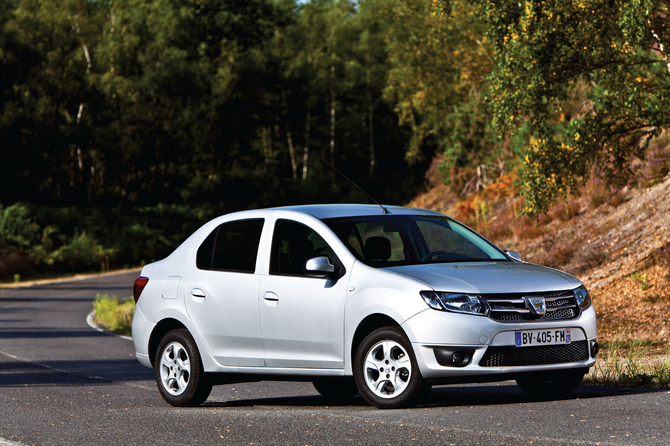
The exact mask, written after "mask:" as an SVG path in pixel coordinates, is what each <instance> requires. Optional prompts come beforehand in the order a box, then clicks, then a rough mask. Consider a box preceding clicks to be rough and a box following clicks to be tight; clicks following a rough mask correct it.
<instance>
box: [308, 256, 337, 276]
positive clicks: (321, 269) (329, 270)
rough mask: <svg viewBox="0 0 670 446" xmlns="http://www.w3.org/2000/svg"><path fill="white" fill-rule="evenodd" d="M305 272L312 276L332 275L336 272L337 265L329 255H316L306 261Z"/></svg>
mask: <svg viewBox="0 0 670 446" xmlns="http://www.w3.org/2000/svg"><path fill="white" fill-rule="evenodd" d="M305 273H306V274H307V275H308V276H312V277H324V278H325V277H330V276H332V275H334V274H335V267H334V266H333V265H331V264H330V261H329V260H328V257H326V256H322V257H314V258H313V259H309V260H308V261H306V262H305Z"/></svg>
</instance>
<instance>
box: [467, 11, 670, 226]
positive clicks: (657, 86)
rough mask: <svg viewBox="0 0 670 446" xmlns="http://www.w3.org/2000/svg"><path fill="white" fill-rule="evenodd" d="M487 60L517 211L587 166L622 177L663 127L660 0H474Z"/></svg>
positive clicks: (665, 83)
mask: <svg viewBox="0 0 670 446" xmlns="http://www.w3.org/2000/svg"><path fill="white" fill-rule="evenodd" d="M478 3H479V4H480V5H481V7H482V8H483V12H484V14H485V17H486V20H487V22H488V26H489V29H488V35H489V37H490V39H491V42H492V46H493V49H494V57H495V61H496V65H495V70H494V72H493V74H492V76H491V82H492V86H491V95H490V97H489V99H490V101H491V105H492V107H493V109H494V111H495V123H496V126H497V129H498V130H499V132H500V133H501V134H504V133H506V132H515V133H517V134H520V135H523V136H524V137H522V138H517V141H518V143H519V145H520V147H519V149H520V150H522V151H523V154H524V156H523V168H522V170H521V175H522V186H523V194H524V196H525V198H526V212H527V213H529V214H536V213H538V212H543V211H545V210H546V209H547V208H548V206H549V205H550V204H551V203H552V202H553V201H554V200H555V199H556V198H558V197H561V196H565V195H566V194H568V193H569V192H570V191H571V190H574V188H575V186H576V185H578V184H580V183H583V182H584V181H585V179H586V178H588V177H589V175H590V174H591V172H592V169H593V168H594V166H595V167H596V168H597V170H599V171H602V172H603V174H604V176H605V177H606V178H607V179H608V180H609V181H614V182H619V183H623V182H625V181H626V179H627V177H628V176H629V175H630V169H629V166H630V159H631V157H633V156H637V157H643V156H644V154H645V151H646V148H647V146H648V144H649V142H650V140H651V139H652V138H653V137H655V136H657V135H659V134H660V133H661V132H662V131H663V129H667V128H668V126H669V125H670V114H668V109H669V107H670V92H669V91H668V89H669V87H670V75H669V72H670V65H669V64H668V56H667V50H668V47H669V46H670V34H669V33H668V21H667V15H668V5H667V2H665V1H655V0H642V1H626V0H615V1H610V2H601V1H595V0H574V1H567V2H565V1H558V0H554V1H541V2H540V1H524V2H521V3H520V2H518V1H516V0H515V1H511V0H509V1H508V0H495V1H481V2H478Z"/></svg>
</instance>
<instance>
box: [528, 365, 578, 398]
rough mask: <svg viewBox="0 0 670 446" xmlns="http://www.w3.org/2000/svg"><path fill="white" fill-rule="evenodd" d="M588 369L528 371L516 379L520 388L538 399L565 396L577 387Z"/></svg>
mask: <svg viewBox="0 0 670 446" xmlns="http://www.w3.org/2000/svg"><path fill="white" fill-rule="evenodd" d="M586 372H588V369H578V370H559V371H553V372H537V373H529V374H527V375H525V376H523V377H519V378H517V379H516V383H517V384H518V385H519V387H521V390H523V391H524V392H526V393H527V394H528V395H530V396H532V397H534V398H538V399H554V398H560V397H562V396H565V395H567V394H569V393H570V392H572V391H573V390H575V389H576V388H577V387H579V384H581V382H582V379H583V378H584V375H585V374H586Z"/></svg>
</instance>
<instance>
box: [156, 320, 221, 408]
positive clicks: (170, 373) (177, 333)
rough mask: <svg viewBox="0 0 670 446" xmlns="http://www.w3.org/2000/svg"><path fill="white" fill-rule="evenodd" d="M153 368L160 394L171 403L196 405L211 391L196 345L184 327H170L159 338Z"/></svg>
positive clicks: (175, 404) (173, 404)
mask: <svg viewBox="0 0 670 446" xmlns="http://www.w3.org/2000/svg"><path fill="white" fill-rule="evenodd" d="M154 371H155V374H156V384H157V385H158V390H159V391H160V393H161V396H162V397H163V399H164V400H165V401H167V403H168V404H170V405H172V406H179V407H181V406H199V405H200V404H202V403H203V402H204V401H205V400H206V399H207V397H208V396H209V393H210V392H211V391H212V384H211V383H210V382H209V380H208V379H207V376H206V375H205V372H204V370H203V368H202V360H201V359H200V354H199V353H198V347H197V346H196V344H195V341H194V340H193V337H192V336H191V334H190V333H189V332H188V330H186V329H179V330H173V331H171V332H169V333H168V334H166V335H165V336H164V337H163V339H161V342H160V344H158V351H157V352H156V361H155V362H154Z"/></svg>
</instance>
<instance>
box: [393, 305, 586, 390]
mask: <svg viewBox="0 0 670 446" xmlns="http://www.w3.org/2000/svg"><path fill="white" fill-rule="evenodd" d="M402 327H403V329H404V330H405V332H406V333H407V335H408V337H409V338H410V341H411V342H412V347H413V349H414V353H415V356H416V360H417V363H418V367H419V370H420V371H421V374H422V376H423V377H424V378H425V379H428V380H435V381H443V382H476V381H497V380H502V379H508V378H507V375H509V376H512V377H513V376H514V375H517V374H522V373H528V372H537V371H548V370H566V369H576V368H588V367H591V366H593V365H594V364H595V357H594V355H593V354H592V348H591V342H592V341H594V340H595V339H596V337H597V334H598V333H597V328H596V316H595V311H594V310H593V307H590V308H588V309H586V310H585V311H584V312H582V314H581V315H580V316H579V317H578V318H575V319H566V320H559V321H550V322H548V321H545V322H520V323H501V322H497V321H494V320H492V319H489V318H487V317H481V316H474V315H463V314H455V313H447V312H442V311H435V310H426V311H423V312H421V313H419V314H418V315H416V316H414V317H412V318H410V319H408V320H407V321H406V322H405V323H404V324H403V325H402ZM562 328H570V329H571V331H572V340H571V343H570V344H566V345H561V346H546V347H544V346H539V347H516V344H515V332H516V331H518V330H537V329H542V330H545V329H546V330H549V329H562ZM455 352H460V353H462V356H464V357H465V360H464V361H463V363H461V364H458V365H455V364H453V362H452V361H450V358H451V355H453V353H455Z"/></svg>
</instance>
